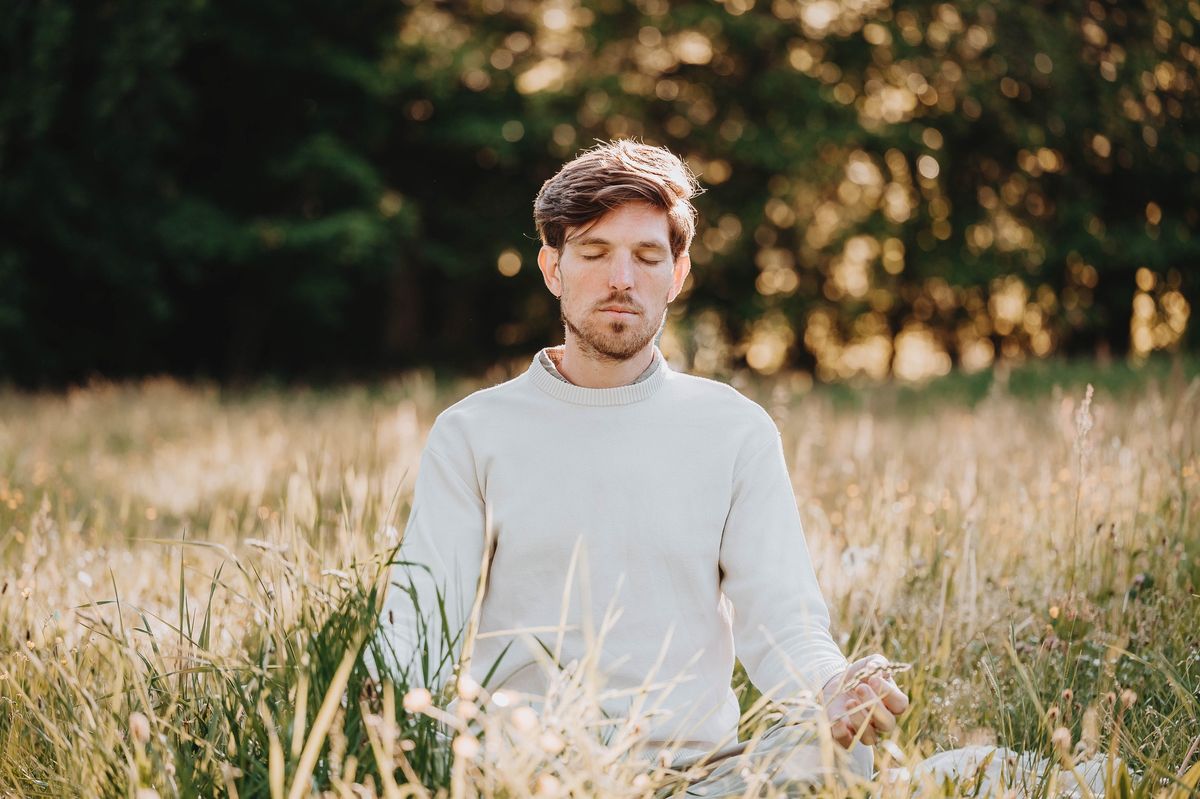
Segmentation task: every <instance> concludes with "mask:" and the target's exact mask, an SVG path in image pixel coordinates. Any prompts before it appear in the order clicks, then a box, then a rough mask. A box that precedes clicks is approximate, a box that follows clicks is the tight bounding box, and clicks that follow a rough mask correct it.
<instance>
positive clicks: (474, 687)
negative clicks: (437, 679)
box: [458, 674, 479, 700]
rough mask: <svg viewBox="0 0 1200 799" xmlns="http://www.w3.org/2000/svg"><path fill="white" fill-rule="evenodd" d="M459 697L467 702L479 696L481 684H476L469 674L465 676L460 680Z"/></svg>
mask: <svg viewBox="0 0 1200 799" xmlns="http://www.w3.org/2000/svg"><path fill="white" fill-rule="evenodd" d="M458 695H459V696H460V697H462V698H463V699H466V700H472V699H474V698H475V697H477V696H479V683H477V682H475V680H473V679H472V678H471V676H470V675H469V674H464V675H462V676H461V677H459V678H458Z"/></svg>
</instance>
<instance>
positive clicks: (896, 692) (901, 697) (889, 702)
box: [871, 678, 909, 716]
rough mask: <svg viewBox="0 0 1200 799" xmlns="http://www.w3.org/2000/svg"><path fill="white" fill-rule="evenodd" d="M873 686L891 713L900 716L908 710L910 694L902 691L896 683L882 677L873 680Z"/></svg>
mask: <svg viewBox="0 0 1200 799" xmlns="http://www.w3.org/2000/svg"><path fill="white" fill-rule="evenodd" d="M871 687H872V688H874V689H875V693H876V694H877V695H878V696H879V698H880V699H882V700H883V705H884V707H886V708H887V709H888V712H889V713H892V714H893V715H896V716H899V715H900V714H901V713H903V712H904V711H906V710H908V704H909V703H908V695H907V694H905V693H904V692H903V691H901V690H900V688H899V686H897V685H896V683H894V682H892V681H891V680H887V679H882V678H880V679H878V680H876V681H873V682H871Z"/></svg>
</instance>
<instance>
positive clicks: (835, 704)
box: [821, 655, 909, 749]
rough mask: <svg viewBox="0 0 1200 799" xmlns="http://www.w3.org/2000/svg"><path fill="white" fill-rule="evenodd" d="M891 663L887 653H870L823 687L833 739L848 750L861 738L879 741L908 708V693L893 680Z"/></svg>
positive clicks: (871, 741) (867, 740)
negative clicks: (886, 655)
mask: <svg viewBox="0 0 1200 799" xmlns="http://www.w3.org/2000/svg"><path fill="white" fill-rule="evenodd" d="M890 666H891V663H890V662H889V661H888V659H887V658H885V657H884V656H883V655H868V656H867V657H865V658H861V659H859V660H856V661H854V662H853V663H851V664H850V665H849V667H847V668H846V670H845V671H843V672H842V673H840V674H836V675H834V676H833V677H831V678H830V679H829V681H828V682H826V683H825V686H824V687H823V688H822V689H821V692H822V695H823V699H824V700H825V712H826V713H827V714H828V716H829V721H830V725H831V732H832V734H833V739H834V740H835V741H837V742H838V743H839V744H840V745H842V746H844V747H846V748H847V749H848V748H850V746H851V745H852V744H853V743H854V740H855V738H856V737H857V736H858V735H859V731H860V730H861V731H862V736H861V737H860V738H859V740H861V741H862V742H863V743H864V744H867V745H873V744H875V743H878V742H879V740H880V739H881V738H882V736H883V734H884V733H887V732H890V731H891V730H894V729H895V728H896V716H899V715H900V714H902V713H904V712H905V711H906V710H908V706H909V703H908V696H907V695H906V694H905V693H904V692H903V691H901V690H900V688H899V687H897V685H896V683H895V682H893V681H892V675H891V672H890V670H889V667H890Z"/></svg>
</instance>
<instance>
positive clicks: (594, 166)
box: [533, 139, 702, 258]
mask: <svg viewBox="0 0 1200 799" xmlns="http://www.w3.org/2000/svg"><path fill="white" fill-rule="evenodd" d="M700 191H702V190H701V189H700V186H699V184H698V183H697V182H696V178H695V176H694V175H693V174H692V171H691V170H690V169H688V166H687V164H685V163H684V162H683V161H681V160H680V159H679V157H678V156H676V155H675V154H674V153H672V152H671V151H670V150H667V149H666V148H665V147H653V146H651V145H649V144H643V143H641V142H637V141H632V140H630V139H619V140H617V141H612V142H608V143H601V144H598V145H596V146H595V147H593V148H591V149H590V150H586V151H584V152H583V153H582V154H580V155H578V156H576V157H575V159H574V160H572V161H568V162H567V163H566V164H565V165H564V166H563V168H562V169H560V170H559V171H558V174H556V175H555V176H554V177H552V178H550V179H549V180H547V181H546V182H545V183H543V184H542V190H541V191H539V192H538V195H537V199H535V200H534V201H533V221H534V223H535V224H537V230H538V235H539V236H541V237H542V242H543V243H544V244H546V245H548V246H550V247H553V248H554V249H556V250H561V249H562V247H563V244H564V240H565V238H566V231H567V228H569V227H577V226H579V225H585V224H587V223H588V222H591V221H593V220H596V219H599V218H600V217H602V216H604V214H606V213H608V212H609V211H611V210H612V209H614V208H617V207H619V206H621V205H624V204H625V203H628V202H648V203H650V204H651V205H655V206H657V207H659V208H661V209H663V210H664V211H666V212H667V225H668V228H669V230H670V238H671V255H672V256H673V257H675V258H678V257H679V256H680V255H682V254H683V253H684V252H686V251H687V248H688V245H690V244H691V242H692V237H693V236H694V235H695V233H696V209H695V207H694V206H693V205H692V203H691V199H692V197H694V196H696V195H697V194H699V193H700Z"/></svg>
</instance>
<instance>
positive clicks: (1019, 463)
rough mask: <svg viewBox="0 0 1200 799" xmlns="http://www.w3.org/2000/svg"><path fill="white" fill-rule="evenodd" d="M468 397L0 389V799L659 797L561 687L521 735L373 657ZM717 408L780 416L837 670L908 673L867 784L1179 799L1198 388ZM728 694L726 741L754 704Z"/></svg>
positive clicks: (1189, 702)
mask: <svg viewBox="0 0 1200 799" xmlns="http://www.w3.org/2000/svg"><path fill="white" fill-rule="evenodd" d="M499 376H500V375H497V376H495V377H497V378H498V377H499ZM474 387H477V386H476V385H472V384H467V383H459V384H454V385H452V386H449V387H446V386H441V387H439V386H437V385H436V384H435V383H434V382H433V380H432V379H431V378H430V377H429V376H428V375H422V374H415V375H410V376H408V377H406V378H404V379H403V380H399V381H396V382H392V383H387V384H383V385H378V386H372V387H349V388H345V389H339V390H333V391H325V392H318V391H279V390H261V391H256V392H251V393H241V394H237V395H230V394H222V393H221V392H220V391H218V390H216V389H215V388H212V387H209V386H185V385H181V384H178V383H175V382H172V381H168V380H156V381H146V382H143V383H139V384H125V385H114V384H107V383H96V384H93V385H90V386H88V387H86V388H81V389H77V390H74V391H72V392H70V393H67V394H64V395H25V394H18V393H13V392H8V393H5V394H0V795H3V794H14V795H22V796H68V795H89V796H134V795H137V796H143V797H149V796H153V795H155V793H156V794H157V795H160V796H164V797H165V796H215V795H237V796H302V795H303V796H308V795H311V794H312V793H313V792H314V791H316V792H320V793H326V794H328V795H332V796H361V795H385V796H425V795H434V794H437V793H439V792H441V793H445V794H447V795H454V796H464V795H483V796H494V797H500V796H528V795H539V796H567V795H570V796H630V797H633V796H647V797H649V796H656V795H657V796H665V795H668V794H670V793H671V792H672V791H673V790H675V789H676V788H678V786H679V785H681V784H682V783H681V780H682V779H683V778H685V777H687V776H689V775H685V774H680V773H678V772H677V771H674V770H672V769H671V768H670V767H669V757H668V756H664V757H663V758H655V757H654V756H653V755H654V753H649V755H647V754H646V753H642V752H639V751H638V748H637V746H636V744H637V732H638V728H637V727H636V725H635V724H633V723H632V721H631V722H630V723H628V724H622V723H621V720H611V719H604V718H602V715H601V712H600V710H599V704H598V701H597V691H598V690H599V688H598V687H597V686H595V685H592V684H591V682H590V680H591V679H592V677H591V675H590V670H589V669H588V668H586V664H585V667H581V668H580V669H579V670H578V671H577V672H573V673H564V674H562V675H560V677H559V679H558V680H557V681H556V682H555V684H554V686H553V690H552V691H551V694H550V696H549V697H548V698H547V700H546V702H545V703H544V705H542V706H540V707H539V708H538V710H537V711H535V710H534V709H533V708H532V707H530V706H528V705H526V704H525V703H523V702H521V701H520V700H519V698H517V697H513V696H510V695H508V694H506V693H504V692H503V691H497V692H493V691H491V690H489V686H487V685H483V686H476V685H473V684H471V683H469V682H467V681H463V682H462V683H461V684H455V685H450V686H447V690H446V691H445V692H443V693H442V694H437V695H430V696H426V695H425V694H423V693H422V692H420V691H415V690H409V682H410V681H409V680H408V679H407V676H408V675H405V674H402V673H397V672H395V671H393V670H391V669H389V668H388V667H387V666H386V664H387V663H388V662H390V661H389V660H388V657H387V654H388V653H386V652H384V651H382V650H381V647H382V646H383V644H381V643H380V639H378V638H376V637H375V636H373V635H372V633H373V631H374V625H375V619H376V616H377V613H378V608H379V606H380V602H381V591H382V590H383V587H384V582H385V578H386V575H387V564H388V562H389V561H390V559H391V558H393V557H394V555H395V552H396V546H397V544H398V537H399V534H398V532H397V531H398V530H402V529H403V526H404V519H405V517H406V514H407V509H408V503H409V500H410V494H411V487H412V478H413V472H414V470H415V466H416V463H417V460H418V457H419V453H420V447H421V443H422V440H423V436H424V433H425V431H426V430H427V429H428V426H429V424H430V423H431V421H432V419H433V417H434V416H435V415H436V414H437V412H438V411H439V410H440V409H441V408H442V407H445V405H447V404H448V403H449V402H451V401H453V400H454V399H456V398H457V397H458V396H461V395H463V394H465V393H466V392H467V391H469V390H471V389H472V388H474ZM744 390H746V391H747V392H748V393H751V394H752V395H754V396H756V397H757V398H759V399H760V400H761V401H763V402H764V404H765V405H767V407H768V408H769V409H770V410H771V411H772V413H773V414H774V415H775V417H776V419H777V420H778V422H779V424H780V427H781V430H782V432H783V435H784V441H785V447H786V451H787V453H788V458H789V463H790V464H791V467H792V470H793V478H794V482H795V488H796V494H797V497H798V501H799V503H800V507H801V513H802V517H803V519H804V522H805V529H806V534H807V537H808V541H809V546H810V550H811V552H812V555H813V559H814V563H815V564H816V567H817V570H818V575H819V578H820V580H821V583H822V587H823V589H824V592H825V595H826V597H827V598H828V600H829V603H830V610H831V614H832V616H833V619H834V630H835V634H836V635H837V636H838V637H839V638H840V640H841V643H842V645H843V648H844V649H845V650H846V652H847V654H849V655H851V656H852V657H854V656H858V655H861V654H865V653H867V652H872V651H879V652H883V653H885V654H886V655H888V656H889V657H891V658H892V659H894V660H899V661H905V662H911V663H912V664H914V668H913V669H912V670H911V671H908V672H905V673H904V674H902V675H901V676H900V680H901V683H902V686H903V687H904V688H905V690H906V691H907V692H908V693H909V695H910V697H911V699H912V703H913V706H912V709H911V711H910V712H909V713H907V714H905V715H904V716H903V717H902V718H901V724H900V727H899V729H898V730H897V731H896V732H895V733H894V734H893V735H892V736H891V740H890V743H889V744H888V746H887V747H879V748H877V754H876V765H877V766H878V767H881V768H882V769H883V771H882V772H881V777H882V778H886V779H881V781H880V783H879V784H878V785H876V786H875V790H876V791H877V792H883V793H888V794H889V795H907V793H909V792H917V793H921V794H923V795H967V794H969V793H970V791H971V780H969V779H964V780H962V781H961V784H960V785H947V784H938V783H937V782H936V781H932V780H921V779H914V780H911V781H905V780H904V779H903V778H904V775H905V772H904V771H903V769H904V768H905V767H907V768H909V769H910V771H909V774H913V773H915V772H914V771H913V769H915V767H916V765H917V763H918V762H919V761H920V760H921V759H922V758H924V757H927V756H929V755H931V754H933V753H934V752H935V751H937V750H940V749H944V748H949V747H960V746H966V745H969V744H974V743H981V744H999V745H1003V746H1007V747H1011V748H1013V749H1017V750H1023V751H1029V752H1034V753H1037V754H1039V755H1042V756H1046V757H1049V758H1051V759H1053V760H1054V761H1055V762H1058V763H1060V764H1063V765H1069V764H1070V763H1071V762H1074V760H1075V759H1082V758H1085V757H1088V756H1091V755H1093V754H1096V753H1100V754H1105V753H1107V754H1109V756H1110V760H1111V762H1112V763H1113V764H1114V766H1115V768H1114V770H1113V774H1112V777H1111V782H1112V783H1113V786H1112V790H1113V791H1115V792H1116V793H1117V794H1120V793H1121V792H1122V790H1124V791H1125V792H1126V793H1128V794H1129V795H1133V794H1135V793H1138V792H1140V793H1141V795H1148V796H1149V795H1155V796H1156V795H1159V794H1160V793H1166V792H1171V791H1173V792H1174V793H1173V794H1170V795H1173V796H1183V795H1185V793H1186V792H1187V790H1188V787H1187V785H1188V784H1190V785H1192V786H1194V785H1195V784H1196V781H1197V777H1198V776H1200V771H1198V770H1197V769H1196V768H1195V767H1194V766H1193V764H1194V762H1195V761H1196V760H1197V756H1198V752H1197V749H1200V636H1198V634H1197V630H1198V629H1200V529H1198V525H1197V519H1198V518H1200V516H1198V514H1197V495H1198V493H1200V492H1198V489H1200V455H1198V452H1197V442H1198V440H1200V433H1198V432H1197V429H1196V425H1195V421H1196V420H1197V419H1200V379H1196V378H1189V377H1187V376H1185V375H1183V374H1181V373H1179V372H1174V373H1163V374H1161V375H1159V376H1156V377H1154V378H1153V379H1149V378H1147V379H1145V380H1144V381H1143V382H1142V383H1141V384H1140V385H1134V386H1129V385H1123V386H1122V387H1121V389H1120V391H1119V393H1114V392H1110V391H1107V390H1103V389H1102V390H1100V391H1098V392H1097V393H1096V394H1095V396H1094V397H1091V398H1090V400H1088V399H1087V397H1086V393H1085V391H1084V389H1083V388H1082V386H1081V385H1072V386H1071V387H1070V388H1069V389H1067V390H1064V389H1061V388H1057V389H1056V388H1047V389H1046V390H1045V391H1041V392H1023V395H1022V396H1020V397H1016V396H1014V395H1013V394H1012V393H1010V391H1008V390H1007V389H1006V388H1005V387H1004V386H1003V385H1001V384H993V385H992V386H991V388H990V389H988V390H987V391H986V392H984V393H976V394H974V395H972V397H971V398H970V399H969V400H963V399H961V398H957V397H956V396H955V392H954V391H947V390H945V388H944V387H943V388H938V387H936V386H935V387H934V388H932V389H930V396H936V397H938V399H937V400H936V401H935V402H932V403H926V404H925V406H924V408H923V409H914V406H913V397H912V396H911V395H909V394H907V393H905V394H902V395H897V394H894V393H888V392H877V393H863V394H860V395H856V396H855V397H854V398H853V401H851V402H847V401H846V398H845V396H844V395H842V394H839V393H837V392H825V391H820V390H818V391H813V392H807V393H803V394H797V393H795V392H794V391H793V390H792V386H791V384H789V383H788V382H786V381H783V380H780V381H776V382H775V383H763V384H751V385H746V386H744ZM365 661H370V662H372V663H377V664H383V668H382V671H381V672H380V673H378V675H377V676H378V677H379V679H373V677H372V671H371V669H369V668H368V666H367V664H366V662H365ZM434 665H436V664H434ZM734 681H735V686H736V688H737V690H738V692H739V697H740V700H741V702H742V707H743V711H744V713H745V716H744V719H743V724H742V734H743V736H751V735H755V734H757V733H759V732H761V731H762V730H763V729H764V728H765V726H766V725H767V724H769V723H770V722H771V721H772V720H774V719H775V718H776V717H777V715H778V714H777V708H773V707H772V706H770V705H767V704H765V703H763V702H762V701H761V697H760V696H759V695H758V693H757V692H756V691H755V690H754V689H753V688H752V687H751V686H749V685H747V684H745V676H744V673H743V672H741V670H740V669H739V670H738V672H737V673H736V674H735V677H734ZM451 699H456V700H457V701H455V702H454V704H453V705H451V704H450V700H451ZM1064 742H1066V743H1065V746H1064ZM1189 768H1190V769H1191V771H1190V772H1189ZM691 776H695V775H694V774H693V775H691ZM1051 783H1052V780H1043V781H1042V782H1041V783H1040V784H1039V785H1037V786H1035V788H1034V790H1033V793H1035V794H1041V795H1048V794H1049V793H1051V792H1052V791H1053V789H1054V787H1055V786H1054V785H1053V784H1051ZM1122 785H1123V786H1125V788H1124V789H1122V788H1121V786H1122ZM139 792H140V793H139ZM839 792H841V793H845V792H846V789H844V788H840V787H835V786H829V787H828V788H827V790H826V793H830V794H835V793H839Z"/></svg>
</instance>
